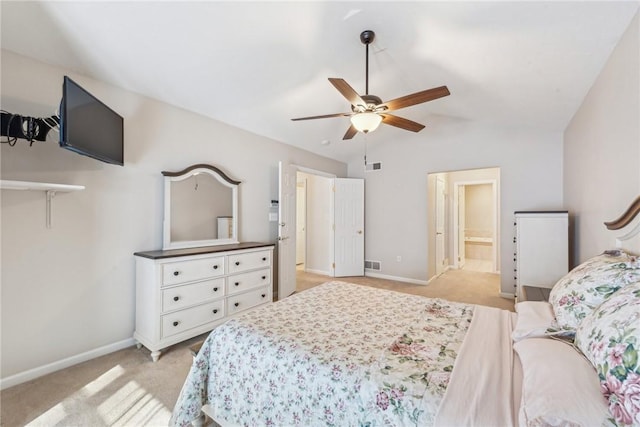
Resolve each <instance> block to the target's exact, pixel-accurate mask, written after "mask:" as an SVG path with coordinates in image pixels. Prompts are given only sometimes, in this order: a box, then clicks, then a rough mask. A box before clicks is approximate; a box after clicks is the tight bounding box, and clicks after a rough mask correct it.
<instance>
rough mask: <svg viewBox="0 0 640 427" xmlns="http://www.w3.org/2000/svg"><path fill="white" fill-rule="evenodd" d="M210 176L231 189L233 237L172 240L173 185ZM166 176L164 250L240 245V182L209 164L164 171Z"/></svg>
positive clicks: (163, 173)
mask: <svg viewBox="0 0 640 427" xmlns="http://www.w3.org/2000/svg"><path fill="white" fill-rule="evenodd" d="M203 173H204V174H208V175H211V176H212V177H213V178H215V179H216V180H217V181H218V182H219V183H221V184H222V185H224V186H226V187H229V188H230V189H231V197H232V211H233V213H232V224H231V230H232V233H231V237H230V238H228V239H203V240H183V241H172V240H171V183H172V182H177V181H183V180H185V179H189V178H191V177H192V176H195V175H198V174H203ZM162 175H163V176H164V222H163V243H162V249H163V250H167V249H184V248H197V247H202V246H215V245H227V244H233V243H238V185H239V184H240V181H235V180H233V179H231V178H229V177H228V176H227V175H226V174H225V173H224V172H222V171H221V170H220V169H218V168H217V167H215V166H211V165H207V164H197V165H193V166H189V167H188V168H186V169H184V170H182V171H179V172H167V171H163V172H162ZM212 220H214V218H212Z"/></svg>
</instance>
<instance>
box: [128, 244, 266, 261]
mask: <svg viewBox="0 0 640 427" xmlns="http://www.w3.org/2000/svg"><path fill="white" fill-rule="evenodd" d="M267 246H274V243H260V242H242V243H234V244H230V245H216V246H202V247H199V248H185V249H168V250H166V251H165V250H162V249H160V250H156V251H144V252H135V253H134V255H135V256H139V257H143V258H149V259H162V258H172V257H180V256H190V255H203V254H213V253H216V252H226V251H235V250H238V249H253V248H263V247H267Z"/></svg>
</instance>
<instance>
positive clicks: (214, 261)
mask: <svg viewBox="0 0 640 427" xmlns="http://www.w3.org/2000/svg"><path fill="white" fill-rule="evenodd" d="M224 270H225V269H224V257H212V258H204V259H192V260H189V261H178V262H170V263H166V264H162V285H163V286H167V285H175V284H178V283H184V282H193V281H195V280H203V279H208V278H209V277H216V276H222V275H224Z"/></svg>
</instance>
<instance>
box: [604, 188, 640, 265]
mask: <svg viewBox="0 0 640 427" xmlns="http://www.w3.org/2000/svg"><path fill="white" fill-rule="evenodd" d="M639 214H640V196H638V197H637V198H636V199H635V200H634V201H633V202H631V205H629V207H628V208H627V210H625V211H624V213H623V214H622V215H620V217H618V219H615V220H613V221H608V222H605V223H604V225H606V227H607V229H609V230H623V229H624V230H628V231H626V233H625V234H623V235H621V236H618V237H616V246H618V247H620V248H624V249H626V250H627V251H629V252H632V253H636V254H640V215H639ZM634 223H635V225H634ZM636 236H637V239H634V237H636Z"/></svg>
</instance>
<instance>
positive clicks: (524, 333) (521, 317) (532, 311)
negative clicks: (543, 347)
mask: <svg viewBox="0 0 640 427" xmlns="http://www.w3.org/2000/svg"><path fill="white" fill-rule="evenodd" d="M515 309H516V313H518V319H517V321H516V327H515V329H514V330H513V332H512V333H511V338H513V341H514V342H518V341H520V340H522V339H524V338H543V337H545V336H547V334H548V331H549V330H552V329H555V327H556V318H555V316H554V314H553V308H552V307H551V304H549V303H548V302H546V301H522V302H519V303H517V304H516V307H515Z"/></svg>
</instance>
